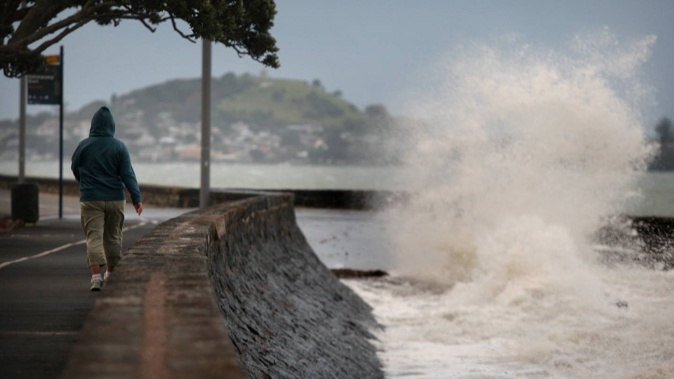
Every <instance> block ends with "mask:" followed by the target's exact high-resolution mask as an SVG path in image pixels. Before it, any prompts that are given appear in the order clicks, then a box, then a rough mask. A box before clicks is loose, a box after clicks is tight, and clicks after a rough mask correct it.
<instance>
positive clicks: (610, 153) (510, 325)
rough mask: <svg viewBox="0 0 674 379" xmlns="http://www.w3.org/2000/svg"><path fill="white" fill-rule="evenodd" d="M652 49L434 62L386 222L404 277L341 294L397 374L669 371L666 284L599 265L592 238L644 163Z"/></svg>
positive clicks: (496, 53) (585, 47)
mask: <svg viewBox="0 0 674 379" xmlns="http://www.w3.org/2000/svg"><path fill="white" fill-rule="evenodd" d="M654 42H655V38H654V37H646V38H644V39H643V40H640V41H637V42H635V43H631V44H623V43H621V42H620V41H618V40H617V38H615V37H614V36H613V35H611V34H610V32H609V31H608V30H604V31H602V32H600V33H598V34H596V35H592V36H589V37H584V38H580V37H579V38H577V39H576V40H575V41H574V49H573V50H572V51H571V52H568V53H566V54H563V53H560V52H554V51H546V50H537V49H535V48H533V47H531V46H526V45H517V44H516V43H508V44H506V46H505V47H499V48H496V47H487V46H472V47H469V48H462V49H460V51H458V52H453V54H452V56H451V59H449V60H445V61H444V63H446V65H443V66H442V69H440V70H438V73H439V74H438V76H437V77H436V78H437V80H436V83H437V88H435V90H434V91H430V93H431V95H429V96H422V97H418V98H417V100H416V101H415V102H414V103H413V104H412V105H411V109H413V110H414V113H415V114H417V115H419V116H420V117H423V119H424V120H426V121H425V123H423V124H422V125H418V126H417V127H416V128H415V134H414V138H411V139H408V140H413V141H414V143H413V144H412V146H411V147H410V148H409V153H408V155H407V156H406V163H407V167H408V172H407V178H406V180H407V181H409V182H410V183H413V184H414V193H413V196H412V198H411V199H410V200H409V202H406V203H405V204H403V205H399V206H396V207H393V208H392V209H390V210H389V211H388V212H386V213H385V215H384V218H385V220H386V221H387V222H389V223H390V228H389V229H390V230H392V233H391V238H392V239H393V240H394V244H393V245H395V246H397V247H398V251H397V265H396V269H395V274H396V276H395V277H397V278H414V279H412V280H411V281H410V282H407V281H406V279H405V280H402V279H399V280H402V281H400V282H395V281H394V282H392V283H389V284H388V287H387V285H383V287H382V288H384V290H382V288H378V287H377V286H372V285H370V284H367V283H364V284H362V283H359V284H352V285H353V286H354V288H355V289H356V290H357V291H358V292H359V293H360V294H361V296H363V297H364V298H365V299H366V300H368V301H369V302H370V303H371V304H373V306H374V308H375V312H376V313H377V315H378V317H379V318H380V320H381V322H382V323H384V324H385V325H387V326H388V329H387V331H386V332H385V333H384V335H382V336H381V340H382V341H383V343H384V345H385V346H384V348H383V351H385V357H384V360H385V362H388V367H389V373H392V375H393V377H396V375H400V376H404V377H418V378H425V377H443V375H444V374H442V372H443V371H442V370H443V367H444V368H446V369H447V370H448V371H446V372H452V373H453V375H458V372H459V371H460V372H464V373H468V374H471V375H476V376H475V377H481V376H480V375H485V376H486V377H503V378H511V377H522V376H526V377H532V378H550V377H564V378H567V377H568V378H577V377H621V378H632V377H634V378H636V377H644V378H646V377H648V378H659V377H666V376H667V375H670V374H673V373H674V366H671V362H670V361H669V358H668V357H670V356H671V355H668V354H671V352H672V351H674V345H673V344H672V343H671V338H667V337H663V335H664V336H666V335H668V334H670V335H671V333H674V329H672V327H671V326H670V324H671V322H668V321H665V318H666V317H665V316H663V315H667V314H671V312H672V311H674V305H672V304H671V301H668V300H666V299H668V297H669V295H668V294H669V291H671V289H672V288H674V280H673V279H674V276H672V275H673V274H672V273H671V272H669V273H667V272H655V271H649V270H646V269H643V268H624V267H619V268H608V267H606V266H603V265H601V264H600V263H599V262H598V260H597V255H596V252H595V249H593V241H592V237H591V236H592V235H593V234H594V232H595V231H596V230H597V228H598V227H599V226H600V225H601V224H602V223H603V222H605V220H606V219H607V217H609V216H611V215H614V214H619V213H621V207H622V205H623V204H624V203H625V202H626V200H627V197H629V196H630V194H632V193H634V190H635V186H636V181H637V179H638V177H639V173H640V171H641V170H642V169H643V168H644V165H645V162H646V161H647V160H648V159H649V158H650V157H651V154H652V149H650V148H649V147H648V146H647V144H646V138H645V132H644V127H643V125H642V121H641V116H640V112H639V109H640V104H641V102H642V101H643V99H644V96H645V94H646V91H645V89H644V87H643V86H642V85H641V84H640V78H639V70H640V67H641V65H642V64H643V63H644V62H646V61H647V59H648V56H649V54H650V49H651V46H652V45H653V43H654ZM447 62H449V63H447ZM419 282H422V283H433V285H432V286H431V287H429V285H428V284H425V285H421V286H420V285H419V284H418V283H419ZM410 283H412V284H410ZM414 283H417V284H414ZM634 283H639V285H638V286H635V285H634ZM429 288H432V290H429ZM438 288H439V290H438ZM646 346H657V347H653V348H652V349H647V348H645V347H646ZM417 349H418V350H419V353H418V354H416V353H415V351H416V350H417ZM404 357H411V358H409V359H408V360H405V359H406V358H404ZM443 362H450V363H451V364H448V365H447V367H445V366H443V364H444V363H443ZM467 362H468V363H467ZM428 365H430V366H433V365H436V366H435V368H429V367H426V366H428ZM644 368H647V369H645V371H644ZM424 370H430V374H428V372H429V371H424ZM457 370H459V371H457ZM461 370H463V371H461ZM438 372H440V374H438ZM446 372H445V373H446ZM506 372H510V374H504V373H506ZM662 373H664V374H662ZM661 374H662V375H664V376H662V375H661ZM438 375H439V376H438ZM659 375H660V376H659Z"/></svg>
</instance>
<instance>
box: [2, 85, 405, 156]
mask: <svg viewBox="0 0 674 379" xmlns="http://www.w3.org/2000/svg"><path fill="white" fill-rule="evenodd" d="M102 105H107V106H108V107H110V109H111V110H112V112H113V114H114V115H115V118H116V120H117V124H118V128H117V134H116V136H118V137H120V138H122V139H123V140H124V141H125V142H126V144H127V146H128V147H129V150H130V151H131V153H132V155H134V158H135V159H141V160H149V161H157V160H162V161H165V160H167V159H168V160H179V159H199V158H200V152H199V151H200V150H199V149H200V145H199V144H200V142H199V141H200V130H201V128H200V126H201V79H200V78H193V79H176V80H170V81H167V82H165V83H161V84H156V85H151V86H148V87H145V88H140V89H137V90H134V91H131V92H129V93H127V94H122V95H113V96H112V97H111V99H110V101H109V102H105V101H94V102H92V103H90V104H87V105H85V106H84V107H82V108H81V109H79V110H78V111H76V112H72V113H69V114H67V115H66V116H65V120H66V121H65V123H66V125H65V135H64V138H65V140H64V141H65V146H66V148H65V152H66V154H68V152H69V151H70V149H74V146H75V145H76V143H77V142H78V141H79V140H81V139H83V138H85V137H86V136H87V135H88V132H89V130H88V125H89V122H90V120H91V116H92V115H93V114H94V112H95V111H96V110H97V109H98V108H99V107H101V106H102ZM211 110H212V113H211V120H212V130H211V136H212V141H211V151H212V159H213V160H226V161H232V162H240V163H245V162H266V163H276V162H294V163H303V162H304V163H367V164H381V163H390V162H391V161H394V160H396V159H397V158H395V156H396V155H397V154H396V153H391V152H384V153H382V149H380V148H379V147H378V146H379V145H381V140H382V138H384V134H385V133H387V132H389V131H390V130H391V128H394V127H396V125H398V124H399V123H398V122H397V121H396V120H395V119H394V118H393V117H391V116H390V115H389V113H388V111H387V110H386V108H384V107H383V106H382V105H371V106H368V107H366V109H365V110H360V109H358V108H357V107H356V106H354V105H353V104H352V103H350V102H349V101H347V100H346V99H343V98H342V97H341V93H340V92H339V91H335V92H333V93H329V92H327V91H326V90H325V88H324V87H323V86H322V85H321V83H320V81H318V80H314V81H313V82H312V83H308V82H306V81H301V80H294V79H276V78H269V77H267V76H266V75H264V74H263V75H259V76H253V75H249V74H244V75H240V76H237V75H235V74H232V73H227V74H225V75H223V76H222V77H219V78H214V79H213V82H212V107H211ZM53 122H54V120H53V117H50V116H49V115H45V114H42V115H38V116H33V117H30V118H29V120H28V124H29V125H30V124H31V123H33V124H37V125H38V128H39V129H40V130H44V131H45V132H44V133H42V135H41V136H40V138H33V140H32V142H29V143H28V145H29V146H31V147H35V150H36V151H40V155H41V156H43V157H46V158H48V157H49V153H45V152H48V151H50V149H53V148H52V146H53V142H54V141H53V137H55V136H52V135H51V132H50V130H51V129H50V128H49V127H41V126H44V125H46V124H51V125H53ZM9 130H14V129H13V128H10V129H9ZM8 133H9V134H10V135H7V133H5V135H0V137H2V139H3V140H5V141H9V142H12V140H13V139H14V138H16V137H15V135H13V134H12V132H11V131H10V132H8ZM29 138H31V137H30V136H29ZM8 145H9V143H8ZM1 153H2V154H1V155H3V156H5V155H6V154H5V153H6V152H1ZM10 154H11V152H10Z"/></svg>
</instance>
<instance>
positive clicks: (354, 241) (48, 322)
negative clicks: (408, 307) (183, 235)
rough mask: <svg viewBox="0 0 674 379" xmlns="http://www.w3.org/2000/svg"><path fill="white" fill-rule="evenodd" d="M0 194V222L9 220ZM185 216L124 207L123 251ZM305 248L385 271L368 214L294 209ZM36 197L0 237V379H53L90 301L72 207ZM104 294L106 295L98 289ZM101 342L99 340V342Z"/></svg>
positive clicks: (378, 228)
mask: <svg viewBox="0 0 674 379" xmlns="http://www.w3.org/2000/svg"><path fill="white" fill-rule="evenodd" d="M10 197H11V195H10V191H7V190H0V216H1V215H9V214H10V213H11V199H10ZM186 211H189V209H156V208H155V209H153V208H152V207H151V206H146V207H145V209H144V211H143V215H142V217H138V216H137V215H136V214H135V212H134V210H133V208H132V206H131V205H127V208H126V222H125V229H126V231H125V233H124V246H125V247H124V250H126V249H128V248H129V247H131V246H132V245H133V244H134V243H135V242H136V241H137V240H138V239H139V238H140V237H142V236H143V235H145V234H146V233H148V232H149V231H151V230H152V229H153V228H154V227H155V226H156V225H157V224H158V223H160V222H162V221H165V220H168V219H170V218H173V217H176V216H178V215H179V214H181V213H183V212H186ZM296 213H297V220H298V224H299V226H300V228H302V230H303V232H304V234H305V236H306V237H307V240H308V241H309V244H310V245H311V246H312V247H313V249H314V250H315V251H316V253H317V255H318V256H319V258H320V259H321V260H322V261H323V262H324V263H325V264H326V265H327V266H328V267H329V268H342V267H348V268H356V269H388V268H389V267H388V264H387V263H386V262H387V261H388V260H387V258H386V257H387V254H388V251H389V247H388V245H387V244H386V242H385V241H386V238H385V234H386V233H385V231H386V230H385V227H384V226H383V224H382V223H381V220H379V219H378V218H377V215H376V214H374V213H372V212H359V211H335V210H321V209H299V210H297V212H296ZM63 215H64V216H63V218H62V219H59V218H58V196H57V195H53V194H43V193H41V194H40V218H39V221H38V222H37V223H36V224H35V225H27V226H23V227H20V228H18V229H15V230H14V231H11V232H7V233H0V378H2V379H11V378H56V377H58V376H59V374H60V373H61V371H62V369H63V367H64V365H65V363H66V358H67V356H68V354H69V352H70V349H71V347H72V346H73V344H74V342H75V341H76V340H77V338H78V333H79V330H80V329H81V327H82V325H83V323H84V320H85V318H86V316H87V314H88V312H89V310H90V309H91V307H92V305H93V302H94V301H95V299H96V295H97V293H95V292H90V291H89V278H90V274H89V272H88V268H87V267H86V261H85V259H86V253H85V246H84V235H83V233H82V230H81V226H80V223H79V201H78V199H77V198H73V197H65V198H64V203H63ZM104 290H105V289H104ZM100 338H106V336H105V335H101V336H100Z"/></svg>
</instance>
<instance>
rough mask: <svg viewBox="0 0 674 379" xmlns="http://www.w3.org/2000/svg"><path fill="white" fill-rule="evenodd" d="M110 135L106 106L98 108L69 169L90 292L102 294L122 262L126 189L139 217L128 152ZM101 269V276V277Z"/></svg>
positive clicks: (140, 206) (112, 125)
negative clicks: (76, 194) (77, 189)
mask: <svg viewBox="0 0 674 379" xmlns="http://www.w3.org/2000/svg"><path fill="white" fill-rule="evenodd" d="M114 136H115V119H114V117H113V116H112V113H111V112H110V110H109V109H108V108H107V107H101V108H100V109H99V110H98V111H96V113H95V114H94V116H93V118H92V119H91V129H90V130H89V137H88V138H86V139H84V140H82V141H81V142H80V143H79V145H77V148H76V149H75V152H74V153H73V157H72V164H71V167H70V168H71V169H72V171H73V174H74V175H75V179H77V181H78V182H79V184H80V208H81V221H82V229H83V230H84V234H85V235H86V237H87V264H88V266H89V268H90V269H91V287H90V289H91V290H92V291H100V290H101V288H102V287H103V282H104V280H107V279H108V276H109V275H110V273H111V272H112V271H113V270H114V269H115V266H116V265H117V264H118V263H119V261H120V260H121V259H122V227H123V226H124V205H125V203H126V194H125V192H124V188H125V187H126V189H127V191H129V194H130V195H131V201H132V203H133V206H134V208H135V209H136V213H138V215H139V216H140V214H141V213H142V212H143V203H142V202H141V195H140V188H139V187H138V181H137V180H136V174H135V173H134V171H133V167H132V166H131V158H130V156H129V150H128V149H127V148H126V145H124V143H123V142H122V141H120V140H119V139H117V138H115V137H114ZM104 266H105V268H106V270H105V277H101V269H102V268H103V267H104Z"/></svg>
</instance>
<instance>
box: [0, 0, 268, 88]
mask: <svg viewBox="0 0 674 379" xmlns="http://www.w3.org/2000/svg"><path fill="white" fill-rule="evenodd" d="M275 15H276V5H275V4H274V2H273V0H246V1H191V0H172V1H158V0H134V1H128V0H117V1H112V0H111V1H100V0H99V1H84V0H59V1H55V0H27V1H18V0H14V1H3V2H0V42H1V43H2V44H0V68H1V69H2V70H3V72H4V74H5V75H6V76H8V77H15V76H21V75H23V74H25V73H27V72H31V71H34V70H37V69H38V68H39V67H40V66H42V65H44V63H45V62H44V59H43V57H42V55H41V54H42V52H44V51H45V49H46V48H48V47H49V46H51V45H53V44H55V43H58V42H59V41H61V40H62V39H63V38H64V37H66V36H67V35H68V34H70V33H72V32H73V31H75V30H76V29H78V28H80V27H82V26H84V25H86V24H87V23H89V22H92V21H93V22H96V23H98V24H100V25H114V26H117V25H119V23H120V22H121V21H122V20H137V21H139V22H141V23H142V24H143V25H144V26H145V27H146V28H147V29H149V30H150V31H153V32H154V31H155V27H156V25H158V24H160V23H163V22H166V21H170V22H171V24H172V25H173V28H174V29H175V31H176V32H177V33H178V34H180V35H181V36H182V37H184V38H186V39H188V40H191V41H194V40H196V39H199V38H203V39H207V40H211V41H214V42H216V43H221V44H223V45H225V46H227V47H230V48H232V49H234V50H235V51H236V52H237V53H238V54H239V56H243V55H248V56H250V57H251V58H252V59H254V60H256V61H258V62H261V63H262V64H264V65H265V66H269V67H274V68H276V67H279V61H278V56H277V55H276V52H277V51H278V48H277V47H276V40H275V39H274V37H272V35H271V33H270V30H271V28H272V26H273V25H274V22H273V20H274V16H275ZM177 20H183V21H185V22H186V23H187V24H188V25H189V28H190V30H191V31H190V32H184V31H182V30H180V29H179V28H178V27H177V24H176V21H177Z"/></svg>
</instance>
